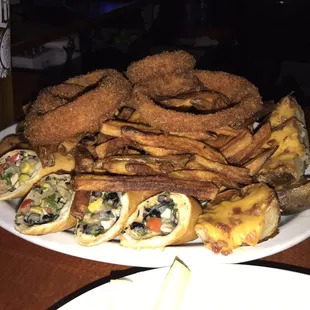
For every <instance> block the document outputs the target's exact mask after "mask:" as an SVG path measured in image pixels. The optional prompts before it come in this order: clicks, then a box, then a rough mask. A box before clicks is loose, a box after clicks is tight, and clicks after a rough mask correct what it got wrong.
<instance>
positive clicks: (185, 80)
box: [139, 71, 204, 100]
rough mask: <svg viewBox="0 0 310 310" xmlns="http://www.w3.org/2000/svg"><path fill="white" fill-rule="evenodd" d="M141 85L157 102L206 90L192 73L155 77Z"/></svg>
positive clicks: (142, 82)
mask: <svg viewBox="0 0 310 310" xmlns="http://www.w3.org/2000/svg"><path fill="white" fill-rule="evenodd" d="M139 85H142V86H144V87H146V88H147V89H148V92H149V95H150V96H151V97H152V98H155V99H157V100H161V99H162V98H167V97H176V96H178V95H182V94H185V93H190V92H196V91H201V90H203V89H204V86H203V84H202V82H201V81H200V80H199V78H198V77H197V76H196V75H195V74H194V73H193V72H192V71H187V72H181V73H176V72H173V73H169V74H165V75H162V76H161V75H160V76H154V77H151V78H149V79H147V80H143V81H141V82H140V83H139Z"/></svg>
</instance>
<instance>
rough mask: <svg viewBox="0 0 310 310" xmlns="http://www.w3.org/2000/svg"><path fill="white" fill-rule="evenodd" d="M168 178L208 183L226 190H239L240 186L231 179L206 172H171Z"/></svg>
mask: <svg viewBox="0 0 310 310" xmlns="http://www.w3.org/2000/svg"><path fill="white" fill-rule="evenodd" d="M168 176H169V177H171V178H175V179H183V180H197V181H207V182H211V183H213V184H215V185H216V186H217V187H219V188H220V187H222V186H225V187H226V188H239V187H238V184H237V183H235V182H234V181H232V180H230V179H229V178H227V177H225V176H220V175H218V174H216V173H214V172H211V171H206V170H177V171H173V172H170V173H169V174H168Z"/></svg>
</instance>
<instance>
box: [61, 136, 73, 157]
mask: <svg viewBox="0 0 310 310" xmlns="http://www.w3.org/2000/svg"><path fill="white" fill-rule="evenodd" d="M77 145H78V140H66V141H64V142H62V143H60V144H59V145H58V152H59V153H60V154H61V155H64V156H66V155H68V154H73V153H74V151H75V148H76V147H77Z"/></svg>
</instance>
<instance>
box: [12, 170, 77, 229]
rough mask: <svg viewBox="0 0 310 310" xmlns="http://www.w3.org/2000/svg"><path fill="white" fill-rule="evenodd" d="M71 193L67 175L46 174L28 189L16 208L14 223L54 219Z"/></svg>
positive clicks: (41, 222)
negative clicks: (26, 194) (28, 191)
mask: <svg viewBox="0 0 310 310" xmlns="http://www.w3.org/2000/svg"><path fill="white" fill-rule="evenodd" d="M72 195H73V187H72V184H71V180H70V177H68V176H61V175H55V176H46V177H45V178H43V179H42V180H40V182H38V183H37V184H36V185H35V186H34V187H33V188H32V190H31V191H30V193H29V194H28V196H27V197H26V199H25V200H24V201H23V202H22V204H21V206H20V207H19V209H18V212H17V216H16V220H15V223H16V225H21V224H24V225H26V226H29V227H30V226H33V225H42V224H45V223H49V222H53V221H55V220H56V219H57V218H58V217H59V216H60V213H61V210H62V208H63V207H64V206H65V205H66V203H67V202H68V201H70V200H71V198H72Z"/></svg>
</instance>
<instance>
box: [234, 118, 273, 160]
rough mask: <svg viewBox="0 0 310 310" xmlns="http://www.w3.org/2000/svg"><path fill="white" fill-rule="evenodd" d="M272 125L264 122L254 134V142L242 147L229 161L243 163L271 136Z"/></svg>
mask: <svg viewBox="0 0 310 310" xmlns="http://www.w3.org/2000/svg"><path fill="white" fill-rule="evenodd" d="M270 135H271V127H270V124H269V123H265V124H263V125H262V126H261V127H260V128H259V129H258V131H257V132H256V133H255V134H254V136H253V141H252V143H251V144H250V145H249V146H248V147H246V148H244V149H242V150H241V151H240V152H238V153H237V154H235V155H234V156H232V157H231V158H230V159H229V161H230V162H231V163H238V164H243V163H245V162H247V161H248V160H249V159H250V156H251V155H252V154H253V153H255V152H256V151H257V150H258V149H259V148H261V147H262V146H263V145H264V144H265V143H266V142H267V141H268V139H269V138H270Z"/></svg>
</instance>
